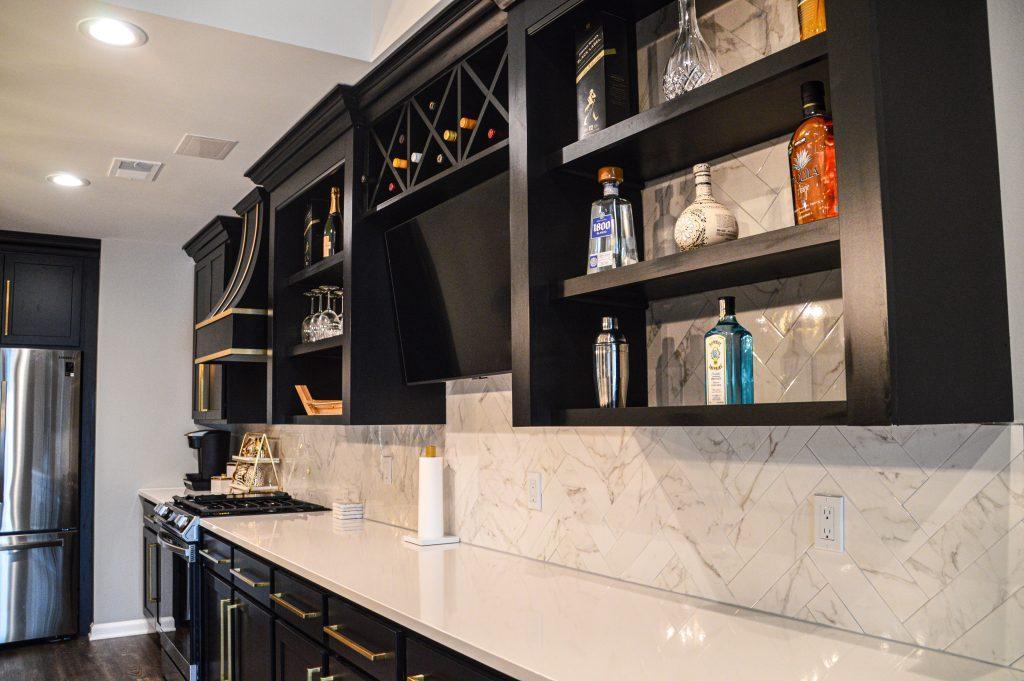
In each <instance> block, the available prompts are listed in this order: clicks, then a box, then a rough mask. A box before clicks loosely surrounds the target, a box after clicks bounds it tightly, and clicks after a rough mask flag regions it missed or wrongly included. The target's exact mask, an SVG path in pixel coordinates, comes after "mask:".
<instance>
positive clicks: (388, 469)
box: [380, 456, 394, 485]
mask: <svg viewBox="0 0 1024 681" xmlns="http://www.w3.org/2000/svg"><path fill="white" fill-rule="evenodd" d="M393 461H394V459H393V458H392V457H390V456H385V457H383V458H382V459H381V462H380V463H381V475H382V476H383V477H384V484H385V485H390V484H392V483H393V482H394V466H392V465H391V463H392V462H393Z"/></svg>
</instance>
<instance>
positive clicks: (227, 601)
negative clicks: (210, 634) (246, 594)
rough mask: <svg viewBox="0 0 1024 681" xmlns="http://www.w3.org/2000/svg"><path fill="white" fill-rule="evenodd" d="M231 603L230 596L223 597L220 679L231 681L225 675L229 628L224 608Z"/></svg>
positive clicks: (221, 601) (221, 608)
mask: <svg viewBox="0 0 1024 681" xmlns="http://www.w3.org/2000/svg"><path fill="white" fill-rule="evenodd" d="M230 603H231V599H230V598H222V599H221V600H220V679H219V681H231V679H229V678H228V677H226V676H224V665H225V664H227V659H228V658H227V655H226V654H225V653H224V646H225V645H226V644H225V638H224V632H225V630H226V628H227V624H228V622H227V615H226V614H225V610H224V608H225V607H226V606H227V605H229V604H230Z"/></svg>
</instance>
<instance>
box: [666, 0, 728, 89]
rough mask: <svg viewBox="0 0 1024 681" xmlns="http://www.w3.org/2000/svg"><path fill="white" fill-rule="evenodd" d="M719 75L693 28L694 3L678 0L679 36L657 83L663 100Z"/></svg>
mask: <svg viewBox="0 0 1024 681" xmlns="http://www.w3.org/2000/svg"><path fill="white" fill-rule="evenodd" d="M720 75H722V69H721V68H720V67H719V66H718V59H717V58H715V53H714V52H712V51H711V48H710V47H708V44H707V43H706V42H704V38H703V36H701V34H700V28H699V27H698V26H697V10H696V5H695V1H694V0H679V33H678V35H676V44H675V47H674V48H673V49H672V56H671V57H670V58H669V60H668V67H667V68H666V69H665V78H664V79H663V80H662V84H661V87H662V90H664V92H665V99H666V100H668V99H675V98H676V97H678V96H679V95H681V94H683V93H684V92H689V91H690V90H692V89H694V88H695V87H700V86H701V85H704V84H705V83H707V82H710V81H712V80H714V79H715V78H718V77H719V76H720Z"/></svg>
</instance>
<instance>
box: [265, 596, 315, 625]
mask: <svg viewBox="0 0 1024 681" xmlns="http://www.w3.org/2000/svg"><path fill="white" fill-rule="evenodd" d="M270 600H272V601H274V602H275V603H277V604H278V605H280V606H281V607H282V608H284V609H285V610H287V611H288V612H290V613H291V614H293V615H295V616H296V617H298V618H299V619H301V620H311V619H316V618H317V617H319V616H320V613H319V612H317V611H313V612H304V611H303V610H300V609H299V608H297V607H295V606H294V605H292V604H291V603H289V602H288V601H286V600H285V599H284V592H283V591H278V592H277V593H276V594H270Z"/></svg>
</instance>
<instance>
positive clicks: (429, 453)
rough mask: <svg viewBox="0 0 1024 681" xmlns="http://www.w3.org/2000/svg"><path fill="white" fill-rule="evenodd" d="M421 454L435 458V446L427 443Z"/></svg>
mask: <svg viewBox="0 0 1024 681" xmlns="http://www.w3.org/2000/svg"><path fill="white" fill-rule="evenodd" d="M423 456H424V457H426V458H428V459H433V458H436V457H437V447H435V446H434V445H427V448H426V449H425V450H423Z"/></svg>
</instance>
